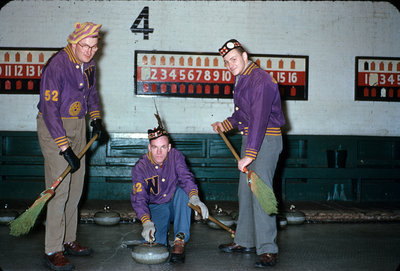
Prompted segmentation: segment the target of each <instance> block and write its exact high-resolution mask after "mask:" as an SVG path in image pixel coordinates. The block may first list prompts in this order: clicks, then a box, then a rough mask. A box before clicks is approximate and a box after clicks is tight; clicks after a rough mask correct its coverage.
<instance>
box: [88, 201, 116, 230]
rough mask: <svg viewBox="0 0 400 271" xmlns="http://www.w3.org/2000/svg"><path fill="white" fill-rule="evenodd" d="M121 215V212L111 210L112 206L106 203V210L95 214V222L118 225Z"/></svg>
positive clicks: (104, 224) (103, 224)
mask: <svg viewBox="0 0 400 271" xmlns="http://www.w3.org/2000/svg"><path fill="white" fill-rule="evenodd" d="M120 220H121V217H120V215H119V213H117V212H114V211H111V210H110V206H108V205H105V206H104V211H100V212H97V213H95V214H94V223H96V224H98V225H102V226H113V225H117V224H118V223H119V221H120Z"/></svg>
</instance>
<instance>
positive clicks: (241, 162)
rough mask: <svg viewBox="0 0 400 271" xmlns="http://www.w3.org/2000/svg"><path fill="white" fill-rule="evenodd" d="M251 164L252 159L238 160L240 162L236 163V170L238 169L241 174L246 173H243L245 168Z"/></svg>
mask: <svg viewBox="0 0 400 271" xmlns="http://www.w3.org/2000/svg"><path fill="white" fill-rule="evenodd" d="M251 162H253V159H251V158H249V157H244V158H242V159H240V160H239V161H238V169H239V170H240V171H241V172H244V173H246V172H245V168H247V166H248V165H250V164H251Z"/></svg>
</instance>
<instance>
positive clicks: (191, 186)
mask: <svg viewBox="0 0 400 271" xmlns="http://www.w3.org/2000/svg"><path fill="white" fill-rule="evenodd" d="M173 150H174V156H175V157H174V161H175V166H176V172H177V174H178V181H179V186H180V187H181V188H182V189H183V191H185V193H186V194H187V195H188V196H189V198H190V197H191V196H193V195H198V194H199V192H198V188H197V185H196V183H195V178H194V175H193V173H192V172H190V170H189V168H188V166H187V164H186V161H185V156H184V155H183V154H182V153H181V152H180V151H178V150H176V149H173Z"/></svg>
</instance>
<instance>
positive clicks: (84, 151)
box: [50, 134, 99, 190]
mask: <svg viewBox="0 0 400 271" xmlns="http://www.w3.org/2000/svg"><path fill="white" fill-rule="evenodd" d="M98 137H99V134H95V135H94V136H93V137H92V138H91V139H90V141H89V142H88V143H87V145H86V146H85V147H84V148H83V150H82V151H81V152H80V153H79V154H78V159H79V160H80V159H81V158H82V157H83V156H84V155H85V153H86V152H87V150H88V149H89V148H90V146H92V144H93V142H95V141H96V139H97V138H98ZM70 171H71V166H70V165H68V167H67V168H66V169H65V170H64V172H63V173H62V174H61V175H60V177H58V178H57V180H56V181H55V182H54V183H53V185H52V186H51V187H50V189H52V190H55V189H56V188H57V186H58V185H59V184H60V183H61V181H62V180H64V178H65V176H67V175H68V173H69V172H70Z"/></svg>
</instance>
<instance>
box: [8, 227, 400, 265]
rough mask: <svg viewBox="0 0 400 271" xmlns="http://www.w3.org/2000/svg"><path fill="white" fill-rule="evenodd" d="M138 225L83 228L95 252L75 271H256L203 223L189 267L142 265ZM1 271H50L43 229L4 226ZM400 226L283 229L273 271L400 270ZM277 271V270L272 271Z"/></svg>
mask: <svg viewBox="0 0 400 271" xmlns="http://www.w3.org/2000/svg"><path fill="white" fill-rule="evenodd" d="M140 231H141V225H140V224H139V223H138V222H134V223H120V224H118V225H116V226H100V225H97V224H93V223H81V224H79V228H78V236H79V238H78V240H79V241H80V242H81V243H82V244H83V245H85V246H90V247H92V248H93V249H94V250H95V253H94V254H93V255H92V256H89V257H72V256H70V257H69V259H70V261H71V262H72V263H73V264H74V265H75V270H107V271H108V270H135V271H140V270H152V271H157V270H191V271H196V270H220V271H222V270H252V269H255V268H253V265H254V263H255V262H256V261H257V256H256V255H255V254H251V255H246V254H229V253H223V252H220V251H219V250H218V245H219V244H222V243H228V242H230V241H231V238H230V235H229V233H227V232H226V231H223V230H216V229H212V228H210V227H209V226H208V225H207V224H204V223H195V224H193V225H192V236H191V240H190V241H189V243H188V244H187V246H186V262H185V263H184V264H170V263H163V264H158V265H143V264H138V263H136V262H135V261H134V260H133V259H132V257H131V248H130V247H127V246H126V243H128V244H129V243H131V242H132V241H135V240H136V241H137V240H139V239H140ZM0 240H1V241H0V270H4V271H8V270H32V271H34V270H47V268H46V267H45V266H44V261H43V243H44V227H43V226H42V225H41V224H39V225H38V226H37V227H36V228H34V229H33V230H32V231H31V232H30V233H29V234H28V235H26V236H22V237H18V238H17V237H12V236H10V235H9V228H8V227H7V226H5V225H0ZM399 244H400V223H398V222H394V223H358V224H356V223H329V224H322V223H318V224H316V223H313V224H311V223H306V224H302V225H288V226H287V227H286V228H284V229H281V230H279V233H278V245H279V248H280V253H279V255H280V261H279V263H278V264H277V265H276V266H275V267H273V269H274V270H296V271H297V270H363V271H365V270H379V271H385V270H388V271H394V270H396V269H397V270H399V269H398V268H399V267H400V266H399V265H400V245H399ZM267 269H272V268H267Z"/></svg>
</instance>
